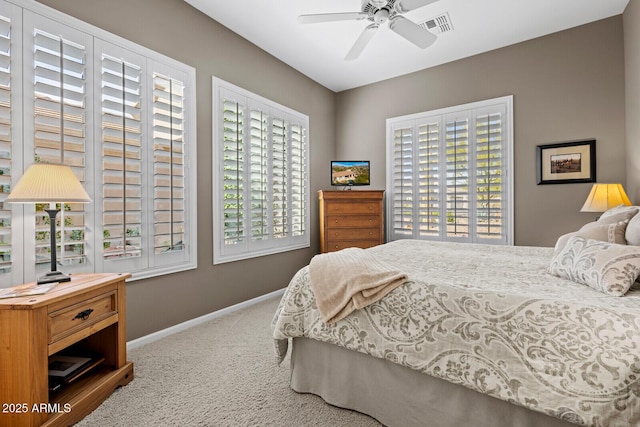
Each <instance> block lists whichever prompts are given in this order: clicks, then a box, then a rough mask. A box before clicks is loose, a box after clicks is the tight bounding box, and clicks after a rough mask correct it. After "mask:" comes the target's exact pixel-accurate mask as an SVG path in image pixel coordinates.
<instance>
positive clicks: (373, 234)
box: [327, 228, 380, 242]
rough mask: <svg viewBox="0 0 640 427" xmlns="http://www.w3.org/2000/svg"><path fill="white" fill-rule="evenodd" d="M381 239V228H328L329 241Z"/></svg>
mask: <svg viewBox="0 0 640 427" xmlns="http://www.w3.org/2000/svg"><path fill="white" fill-rule="evenodd" d="M337 240H376V241H379V240H380V228H331V229H327V241H329V242H333V241H337Z"/></svg>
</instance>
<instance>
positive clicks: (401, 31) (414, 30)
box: [389, 15, 438, 49]
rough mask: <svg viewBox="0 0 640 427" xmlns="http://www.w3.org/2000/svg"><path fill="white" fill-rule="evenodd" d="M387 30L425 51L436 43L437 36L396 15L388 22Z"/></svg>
mask: <svg viewBox="0 0 640 427" xmlns="http://www.w3.org/2000/svg"><path fill="white" fill-rule="evenodd" d="M389 28H391V31H393V32H394V33H396V34H398V35H400V36H402V37H404V38H405V39H407V40H409V41H410V42H411V43H413V44H415V45H416V46H418V47H419V48H421V49H425V48H427V47H429V46H431V45H432V44H433V42H435V41H436V39H437V38H438V36H436V35H435V34H433V33H431V32H430V31H429V30H427V29H425V28H422V27H421V26H420V25H418V24H416V23H415V22H413V21H410V20H408V19H407V18H405V17H404V16H399V15H396V16H394V17H393V18H391V19H390V20H389Z"/></svg>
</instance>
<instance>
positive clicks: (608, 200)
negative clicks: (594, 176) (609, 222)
mask: <svg viewBox="0 0 640 427" xmlns="http://www.w3.org/2000/svg"><path fill="white" fill-rule="evenodd" d="M620 205H627V206H630V205H631V201H630V200H629V198H628V197H627V193H625V191H624V188H623V187H622V184H593V187H591V192H589V196H587V200H586V201H585V202H584V205H583V206H582V209H580V212H604V211H606V210H608V209H611V208H614V207H616V206H620Z"/></svg>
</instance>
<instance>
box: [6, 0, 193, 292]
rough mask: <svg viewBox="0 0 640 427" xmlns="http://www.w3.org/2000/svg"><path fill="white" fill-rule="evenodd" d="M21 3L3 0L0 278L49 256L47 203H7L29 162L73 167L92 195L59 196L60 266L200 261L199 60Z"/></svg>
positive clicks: (29, 269)
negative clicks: (76, 200) (82, 199)
mask: <svg viewBox="0 0 640 427" xmlns="http://www.w3.org/2000/svg"><path fill="white" fill-rule="evenodd" d="M16 2H17V3H19V4H22V2H19V0H16ZM24 6H25V7H24V8H23V7H20V6H17V5H14V4H10V3H8V2H4V1H1V0H0V185H2V187H1V190H2V192H1V193H0V221H1V222H0V287H4V286H11V285H15V284H17V283H22V282H26V281H32V280H35V278H36V277H37V276H39V275H41V274H42V273H44V272H45V271H47V270H48V268H49V266H50V247H49V242H50V237H49V225H48V221H49V218H48V216H47V215H45V213H44V210H43V209H44V207H45V206H44V205H39V204H36V205H35V206H29V205H24V206H20V205H8V204H5V202H4V200H5V199H6V195H7V194H8V193H9V192H10V191H11V185H13V184H15V183H16V182H17V180H18V179H19V177H20V176H21V175H22V172H23V171H24V170H26V168H27V167H28V166H29V165H30V164H32V163H33V162H47V163H64V164H66V165H69V166H71V168H72V169H73V170H74V172H75V173H76V175H77V176H78V178H79V179H80V181H81V182H82V183H83V185H84V187H85V189H86V190H87V192H88V193H89V195H90V196H91V198H92V200H93V202H92V203H90V204H86V205H80V204H65V205H64V206H61V212H60V213H59V214H58V217H57V224H58V231H57V236H56V243H57V248H58V262H60V263H62V264H63V265H64V266H63V267H62V269H63V270H64V271H65V272H67V273H81V272H119V271H122V272H131V273H133V278H134V279H137V278H142V277H149V276H154V275H158V274H164V273H168V272H174V271H180V270H184V269H189V268H195V266H196V230H195V225H196V224H195V214H196V213H195V206H196V205H195V162H194V161H193V160H192V159H195V149H196V146H195V87H194V84H195V70H194V69H193V68H192V67H189V66H187V65H184V64H181V63H179V62H177V61H174V60H172V59H170V58H167V57H164V56H163V55H160V54H158V53H156V52H153V51H150V50H148V49H146V48H143V47H141V46H138V45H135V44H134V43H131V42H128V41H126V40H123V39H121V38H119V37H117V36H114V35H112V34H110V33H107V32H104V31H102V30H99V29H97V28H95V27H92V26H90V25H88V24H85V23H83V22H80V21H78V20H75V19H73V18H70V17H68V16H66V15H64V14H61V13H58V12H55V11H53V10H51V9H49V8H47V7H45V6H42V5H39V4H37V3H32V2H24ZM22 236H24V238H22Z"/></svg>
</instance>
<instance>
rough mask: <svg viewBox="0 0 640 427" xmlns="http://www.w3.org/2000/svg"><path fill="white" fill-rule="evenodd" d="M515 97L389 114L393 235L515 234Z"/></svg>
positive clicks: (496, 239) (497, 237)
mask: <svg viewBox="0 0 640 427" xmlns="http://www.w3.org/2000/svg"><path fill="white" fill-rule="evenodd" d="M511 102H512V101H511V97H505V98H498V99H496V100H489V101H484V102H479V103H474V104H468V105H466V106H461V107H451V108H447V109H443V110H438V111H431V112H426V113H419V114H415V115H412V116H405V117H398V118H395V119H389V120H388V121H387V127H388V131H387V134H388V142H387V146H388V148H387V150H388V157H389V166H388V167H389V170H390V172H391V173H390V174H389V175H388V182H387V198H388V200H389V203H388V204H387V209H388V212H389V214H388V216H387V218H388V224H389V225H388V230H389V231H388V233H389V239H390V240H396V239H402V238H416V239H434V240H450V241H464V242H481V243H500V244H506V243H510V242H512V239H513V237H512V236H511V232H510V230H512V228H513V227H512V221H513V215H512V212H513V209H512V208H511V206H512V204H513V199H512V195H511V188H512V183H511V181H510V179H509V174H508V173H507V171H508V168H509V165H510V157H511V148H510V147H511V146H512V144H513V141H512V139H513V138H512V131H511V129H510V123H511V121H512V120H511V118H510V116H511V115H512V113H511Z"/></svg>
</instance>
